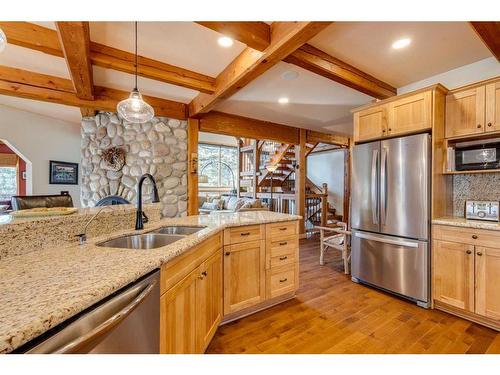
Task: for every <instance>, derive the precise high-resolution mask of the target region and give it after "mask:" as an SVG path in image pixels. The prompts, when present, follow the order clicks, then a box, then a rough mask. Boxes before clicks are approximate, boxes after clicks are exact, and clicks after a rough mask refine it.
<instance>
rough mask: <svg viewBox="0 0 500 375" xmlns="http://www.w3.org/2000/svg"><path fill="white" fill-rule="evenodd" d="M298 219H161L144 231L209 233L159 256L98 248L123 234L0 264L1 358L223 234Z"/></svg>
mask: <svg viewBox="0 0 500 375" xmlns="http://www.w3.org/2000/svg"><path fill="white" fill-rule="evenodd" d="M298 219H300V216H296V215H285V214H279V213H275V212H269V211H253V212H240V213H220V214H215V215H200V216H188V217H184V218H175V219H162V220H161V221H159V222H155V223H151V224H147V225H146V226H145V229H144V231H150V230H152V229H156V228H159V227H162V226H166V225H193V226H206V228H205V229H203V230H201V231H199V232H197V233H196V234H192V235H189V236H187V237H185V238H183V239H181V240H179V241H177V242H174V243H172V244H170V245H167V246H164V247H161V248H158V249H154V250H147V251H134V250H128V249H116V248H104V247H97V246H95V244H96V243H97V242H101V241H103V240H106V239H111V238H116V237H119V236H121V235H123V234H127V233H131V232H134V233H136V232H135V231H132V230H123V231H118V232H114V233H113V234H112V235H106V236H101V237H97V238H95V239H92V240H91V241H89V242H88V243H87V244H86V245H83V246H79V245H71V246H64V247H57V248H47V249H44V250H40V251H36V252H30V253H26V254H22V255H18V256H12V257H9V258H5V259H3V260H0V291H1V293H0V353H7V352H10V351H12V350H14V349H16V348H17V347H19V346H21V345H22V344H24V343H26V342H28V341H30V340H31V339H33V338H35V337H37V336H39V335H40V334H42V333H44V332H45V331H47V330H48V329H50V328H52V327H54V326H56V325H58V324H59V323H62V322H63V321H65V320H66V319H68V318H70V317H72V316H73V315H75V314H77V313H79V312H80V311H82V310H84V309H86V308H88V307H90V306H92V305H93V304H95V303H97V302H99V301H100V300H102V299H103V298H105V297H107V296H108V295H110V294H112V293H113V292H115V291H116V290H118V289H120V288H122V287H124V286H126V285H127V284H130V283H131V282H133V281H135V280H137V279H138V278H140V277H141V276H143V275H145V274H147V273H149V272H150V271H152V270H154V269H157V268H159V267H160V266H161V265H162V264H163V263H165V262H168V261H169V260H170V259H172V258H174V257H176V256H178V255H180V254H182V253H183V252H185V251H187V250H189V249H190V248H192V247H193V246H194V245H196V244H198V243H200V242H201V241H203V240H205V239H206V238H208V237H210V236H211V235H214V234H216V233H218V232H220V231H221V230H223V229H224V228H227V227H233V226H241V225H251V224H262V223H272V222H279V221H290V220H298Z"/></svg>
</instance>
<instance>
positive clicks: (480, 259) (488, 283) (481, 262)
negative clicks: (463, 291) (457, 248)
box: [475, 246, 500, 322]
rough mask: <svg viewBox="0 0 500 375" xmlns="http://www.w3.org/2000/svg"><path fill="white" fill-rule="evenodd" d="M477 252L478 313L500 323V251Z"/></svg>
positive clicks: (485, 249)
mask: <svg viewBox="0 0 500 375" xmlns="http://www.w3.org/2000/svg"><path fill="white" fill-rule="evenodd" d="M475 250H476V254H475V258H476V313H477V314H480V315H483V316H485V317H487V318H490V319H495V320H498V321H499V322H500V249H493V248H490V247H481V246H476V249H475Z"/></svg>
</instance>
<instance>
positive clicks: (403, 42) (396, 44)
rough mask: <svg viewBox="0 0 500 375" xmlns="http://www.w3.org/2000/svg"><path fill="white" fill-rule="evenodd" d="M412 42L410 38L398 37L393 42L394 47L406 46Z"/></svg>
mask: <svg viewBox="0 0 500 375" xmlns="http://www.w3.org/2000/svg"><path fill="white" fill-rule="evenodd" d="M410 43H411V39H410V38H402V39H398V40H396V41H395V42H394V43H392V48H394V49H401V48H405V47H408V46H409V45H410Z"/></svg>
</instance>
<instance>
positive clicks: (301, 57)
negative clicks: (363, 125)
mask: <svg viewBox="0 0 500 375" xmlns="http://www.w3.org/2000/svg"><path fill="white" fill-rule="evenodd" d="M284 61H285V62H288V63H290V64H294V65H297V66H300V67H301V68H304V69H306V70H309V71H311V72H313V73H316V74H319V75H321V76H323V77H326V78H328V79H331V80H332V81H335V82H338V83H341V84H343V85H345V86H348V87H350V88H352V89H354V90H357V91H360V92H362V93H365V94H367V95H370V96H373V97H375V98H377V99H386V98H388V97H391V96H394V95H396V93H397V90H396V88H395V87H392V86H391V85H389V84H387V83H385V82H382V81H380V80H378V79H376V78H375V77H373V76H371V75H369V74H367V73H364V72H362V71H361V70H359V69H357V68H355V67H353V66H352V65H349V64H347V63H345V62H343V61H341V60H339V59H336V58H335V57H333V56H330V55H329V54H327V53H325V52H323V51H321V50H319V49H317V48H315V47H313V46H311V45H309V44H306V45H304V46H302V47H301V48H299V49H298V50H297V51H295V52H294V53H292V54H291V55H290V56H288V57H287V58H286V59H285V60H284Z"/></svg>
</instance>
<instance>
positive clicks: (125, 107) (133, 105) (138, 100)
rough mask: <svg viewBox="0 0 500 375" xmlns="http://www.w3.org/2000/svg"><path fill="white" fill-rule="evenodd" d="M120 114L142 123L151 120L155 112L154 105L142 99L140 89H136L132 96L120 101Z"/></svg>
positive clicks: (131, 120) (118, 109)
mask: <svg viewBox="0 0 500 375" xmlns="http://www.w3.org/2000/svg"><path fill="white" fill-rule="evenodd" d="M116 108H117V111H118V114H119V115H120V116H121V117H122V118H123V119H125V120H126V121H128V122H132V123H138V124H142V123H144V122H148V121H150V120H151V119H152V118H153V117H154V115H155V112H154V110H153V107H151V106H150V105H149V104H148V103H146V102H145V101H144V100H143V99H142V95H141V93H140V92H139V90H137V89H134V90H132V92H131V93H130V96H129V97H128V98H127V99H125V100H122V101H121V102H120V103H118V106H117V107H116Z"/></svg>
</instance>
